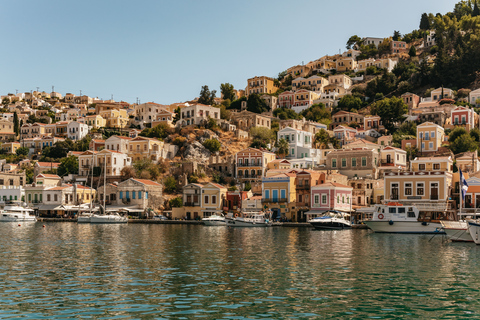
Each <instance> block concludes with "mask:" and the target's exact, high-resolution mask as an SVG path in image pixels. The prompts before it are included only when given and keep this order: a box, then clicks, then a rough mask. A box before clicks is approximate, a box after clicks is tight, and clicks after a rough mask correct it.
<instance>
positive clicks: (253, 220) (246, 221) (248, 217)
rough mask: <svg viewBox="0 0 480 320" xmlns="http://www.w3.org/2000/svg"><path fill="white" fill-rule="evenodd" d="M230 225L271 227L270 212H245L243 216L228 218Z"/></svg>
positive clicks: (228, 224)
mask: <svg viewBox="0 0 480 320" xmlns="http://www.w3.org/2000/svg"><path fill="white" fill-rule="evenodd" d="M226 221H227V226H228V227H270V226H271V225H272V220H271V219H270V214H268V213H264V212H245V213H243V216H241V217H240V216H238V217H235V218H226Z"/></svg>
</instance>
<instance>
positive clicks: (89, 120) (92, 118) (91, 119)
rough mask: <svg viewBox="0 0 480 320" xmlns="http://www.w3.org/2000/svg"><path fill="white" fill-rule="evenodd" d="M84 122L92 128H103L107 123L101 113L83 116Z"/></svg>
mask: <svg viewBox="0 0 480 320" xmlns="http://www.w3.org/2000/svg"><path fill="white" fill-rule="evenodd" d="M85 124H87V125H88V126H89V127H92V128H94V129H98V128H104V127H105V126H106V124H107V121H106V120H105V119H103V117H102V116H101V115H98V114H93V115H89V116H85Z"/></svg>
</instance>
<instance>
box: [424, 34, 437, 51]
mask: <svg viewBox="0 0 480 320" xmlns="http://www.w3.org/2000/svg"><path fill="white" fill-rule="evenodd" d="M436 44H437V41H436V39H435V30H429V31H428V34H427V37H426V41H425V46H426V47H432V46H434V45H436Z"/></svg>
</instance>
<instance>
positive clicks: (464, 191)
mask: <svg viewBox="0 0 480 320" xmlns="http://www.w3.org/2000/svg"><path fill="white" fill-rule="evenodd" d="M460 188H461V192H462V201H463V200H465V195H466V194H467V190H468V183H467V180H465V177H464V176H463V173H462V170H460Z"/></svg>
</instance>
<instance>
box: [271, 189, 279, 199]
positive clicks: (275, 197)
mask: <svg viewBox="0 0 480 320" xmlns="http://www.w3.org/2000/svg"><path fill="white" fill-rule="evenodd" d="M272 200H273V202H278V190H272Z"/></svg>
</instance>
